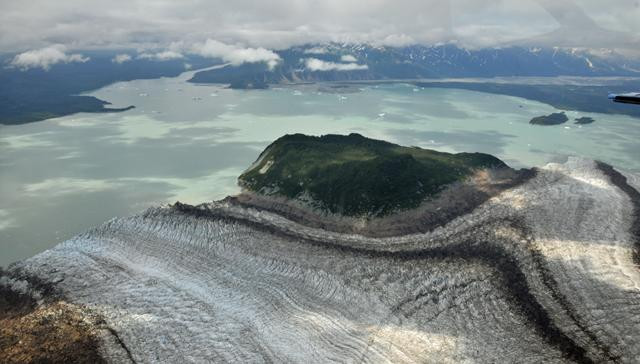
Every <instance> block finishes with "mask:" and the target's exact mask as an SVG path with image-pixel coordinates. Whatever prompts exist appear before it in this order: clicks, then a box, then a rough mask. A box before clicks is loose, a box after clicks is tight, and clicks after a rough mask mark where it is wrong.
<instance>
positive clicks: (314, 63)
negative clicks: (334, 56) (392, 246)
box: [304, 56, 369, 72]
mask: <svg viewBox="0 0 640 364" xmlns="http://www.w3.org/2000/svg"><path fill="white" fill-rule="evenodd" d="M343 58H344V57H343ZM351 58H353V59H355V58H354V57H353V56H351ZM304 64H305V68H306V69H308V70H309V71H312V72H317V71H362V70H366V69H368V68H369V66H367V65H366V64H357V63H336V62H327V61H323V60H321V59H317V58H307V59H306V60H305V61H304Z"/></svg>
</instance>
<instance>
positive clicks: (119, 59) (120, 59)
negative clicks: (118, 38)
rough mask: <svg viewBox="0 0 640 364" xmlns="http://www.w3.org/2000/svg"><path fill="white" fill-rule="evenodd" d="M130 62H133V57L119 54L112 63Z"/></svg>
mask: <svg viewBox="0 0 640 364" xmlns="http://www.w3.org/2000/svg"><path fill="white" fill-rule="evenodd" d="M130 60H131V56H130V55H128V54H117V55H116V56H115V57H113V59H112V60H111V62H113V63H117V64H123V63H125V62H129V61H130Z"/></svg>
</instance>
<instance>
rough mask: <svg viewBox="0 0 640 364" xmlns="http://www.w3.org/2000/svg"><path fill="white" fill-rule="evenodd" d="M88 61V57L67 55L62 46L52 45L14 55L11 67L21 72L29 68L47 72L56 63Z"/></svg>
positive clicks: (75, 54)
mask: <svg viewBox="0 0 640 364" xmlns="http://www.w3.org/2000/svg"><path fill="white" fill-rule="evenodd" d="M88 60H89V57H85V56H83V55H82V54H79V53H74V54H67V53H66V47H65V46H63V45H52V46H49V47H45V48H41V49H35V50H31V51H27V52H23V53H20V54H18V55H16V56H15V57H13V60H11V66H13V67H17V68H20V69H22V70H27V69H30V68H42V69H44V70H48V69H49V68H51V66H52V65H54V64H56V63H71V62H86V61H88Z"/></svg>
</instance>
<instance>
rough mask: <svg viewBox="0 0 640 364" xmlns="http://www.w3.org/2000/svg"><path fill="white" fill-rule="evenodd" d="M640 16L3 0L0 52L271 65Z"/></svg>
mask: <svg viewBox="0 0 640 364" xmlns="http://www.w3.org/2000/svg"><path fill="white" fill-rule="evenodd" d="M638 19H640V0H616V1H611V2H603V1H601V0H518V1H507V0H323V1H300V0H270V1H268V2H267V1H255V0H234V1H224V0H211V1H202V0H182V1H167V0H153V1H151V0H111V1H109V2H104V1H97V0H65V1H49V0H30V1H1V2H0V51H3V52H23V51H25V50H29V49H39V48H44V47H48V46H50V45H52V44H64V45H66V46H67V47H68V49H85V48H100V49H102V48H120V49H121V48H133V49H140V50H141V51H142V52H145V51H148V50H151V49H170V50H173V51H178V50H175V49H171V48H170V45H171V44H174V43H176V42H184V44H200V45H202V46H203V52H204V53H215V54H217V55H224V56H225V57H227V59H228V60H229V61H230V62H236V63H237V62H241V60H245V61H251V59H261V60H260V62H267V63H269V62H270V63H271V64H273V63H274V62H275V61H277V60H276V59H275V58H274V57H273V55H270V54H268V52H269V51H268V50H269V49H272V50H273V49H276V50H278V49H284V48H287V47H290V46H294V45H302V44H309V43H322V42H339V43H370V44H372V45H389V46H406V45H411V44H437V43H442V42H453V43H456V44H459V45H462V46H465V47H470V48H478V47H489V46H503V45H509V44H517V45H527V46H528V45H540V46H554V45H560V46H567V47H588V48H626V49H640V22H639V21H638ZM210 39H215V40H216V41H219V42H221V43H222V44H224V45H226V46H227V47H225V46H220V45H219V44H216V43H211V42H210V41H209V40H210ZM207 43H208V44H207ZM234 45H242V46H234ZM243 49H244V50H245V51H244V52H242V51H241V50H243ZM317 51H318V52H321V51H322V50H321V49H317ZM243 53H244V54H243Z"/></svg>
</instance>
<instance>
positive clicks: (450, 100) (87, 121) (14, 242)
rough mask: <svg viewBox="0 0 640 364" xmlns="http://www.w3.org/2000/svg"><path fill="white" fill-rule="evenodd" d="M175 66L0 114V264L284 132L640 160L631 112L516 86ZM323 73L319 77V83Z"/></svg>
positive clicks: (203, 185) (191, 181) (242, 156)
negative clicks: (151, 76)
mask: <svg viewBox="0 0 640 364" xmlns="http://www.w3.org/2000/svg"><path fill="white" fill-rule="evenodd" d="M189 76H190V75H189V74H188V73H187V74H184V75H182V76H180V77H177V78H162V79H155V80H139V81H131V82H124V83H118V84H114V85H111V86H108V87H105V88H103V89H100V90H97V91H95V92H93V93H91V94H92V95H95V96H97V97H99V98H101V99H104V100H107V101H110V102H112V103H113V106H116V107H120V106H128V105H130V104H134V105H136V108H135V109H133V110H130V111H127V112H124V113H115V114H75V115H71V116H68V117H62V118H57V119H51V120H47V121H43V122H38V123H32V124H27V125H20V126H0V265H3V266H6V265H7V264H8V263H10V262H12V261H15V260H18V259H23V258H26V257H29V256H31V255H33V254H36V253H38V252H40V251H43V250H45V249H47V248H49V247H52V246H53V245H55V244H56V243H58V242H60V241H62V240H65V239H67V238H69V237H71V236H73V235H75V234H77V233H80V232H82V231H85V230H86V229H88V228H89V227H91V226H94V225H97V224H100V223H102V222H104V221H106V220H108V219H110V218H112V217H114V216H123V215H129V214H133V213H135V212H138V211H141V210H143V209H145V208H147V207H149V206H152V205H157V204H162V203H171V202H175V201H176V200H180V201H183V202H188V203H199V202H204V201H208V200H214V199H220V198H223V197H225V196H227V195H229V194H234V193H236V192H238V188H237V187H236V177H237V176H238V175H239V174H240V173H241V172H242V171H243V170H244V169H245V168H246V167H247V166H248V165H249V164H251V162H253V161H254V160H255V159H256V158H257V156H258V154H259V153H260V151H261V150H262V149H263V148H264V147H266V146H267V145H268V144H269V143H270V142H271V141H273V140H274V139H276V138H278V137H280V136H282V135H284V134H287V133H306V134H315V135H320V134H327V133H339V134H345V133H351V132H357V133H361V134H363V135H365V136H368V137H372V138H379V139H385V140H389V141H392V142H396V143H399V144H403V145H415V146H419V147H424V148H431V149H437V150H442V151H449V152H460V151H479V152H485V153H491V154H493V155H496V156H497V157H499V158H501V159H503V160H504V161H506V162H507V163H508V164H510V165H511V166H513V167H529V166H535V165H543V164H545V163H547V162H549V161H556V160H562V159H563V158H565V157H566V156H567V155H580V156H585V157H589V158H594V159H600V160H603V161H606V162H609V163H611V164H613V165H614V166H618V167H621V168H623V169H625V170H630V171H640V158H638V157H639V156H640V119H634V118H631V117H627V116H620V115H603V114H593V113H578V112H568V113H567V114H568V116H569V117H570V118H571V119H574V118H576V117H581V116H591V117H593V118H595V119H596V120H597V121H596V123H595V124H592V125H585V126H582V127H580V126H577V125H574V124H572V122H569V123H567V124H565V125H561V126H552V127H541V126H532V125H529V124H528V122H529V120H530V119H531V118H532V117H534V116H540V115H543V114H549V113H551V112H557V111H558V110H556V109H554V108H553V107H551V106H549V105H546V104H541V103H538V102H533V101H528V100H525V99H520V98H515V97H507V96H498V95H490V94H484V93H478V92H471V91H464V90H446V89H421V88H415V87H414V86H411V85H406V84H383V85H359V86H356V87H357V88H356V89H355V90H351V91H356V92H348V93H331V92H322V90H324V88H323V86H322V85H306V86H296V87H281V88H274V89H271V90H254V91H241V90H229V89H224V88H221V87H219V86H212V85H193V84H188V83H186V82H185V80H186V79H188V78H189ZM325 86H326V85H325Z"/></svg>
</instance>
